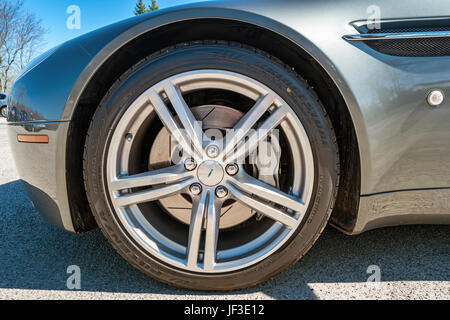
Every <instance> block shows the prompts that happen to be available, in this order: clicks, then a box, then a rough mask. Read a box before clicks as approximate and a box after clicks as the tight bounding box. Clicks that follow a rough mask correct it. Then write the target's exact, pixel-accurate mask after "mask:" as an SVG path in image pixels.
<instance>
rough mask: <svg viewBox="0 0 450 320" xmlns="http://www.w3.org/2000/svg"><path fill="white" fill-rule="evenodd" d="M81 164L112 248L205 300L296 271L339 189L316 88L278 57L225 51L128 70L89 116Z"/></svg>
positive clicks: (186, 50)
mask: <svg viewBox="0 0 450 320" xmlns="http://www.w3.org/2000/svg"><path fill="white" fill-rule="evenodd" d="M199 128H200V129H199ZM234 129H239V130H234ZM223 137H225V138H224V139H223V140H222V138H223ZM84 161H85V163H84V175H85V186H86V191H87V196H88V199H89V202H90V205H91V208H92V211H93V214H94V216H95V218H96V220H97V222H98V225H99V226H100V228H101V229H102V231H103V233H104V234H105V236H106V237H107V239H108V240H109V241H110V243H111V244H112V245H113V246H114V248H115V249H116V250H117V251H118V252H119V253H120V254H121V255H122V256H123V257H124V258H125V259H126V260H127V261H128V262H129V263H131V264H132V265H133V266H135V267H136V268H138V269H139V270H141V271H143V272H144V273H146V274H147V275H149V276H151V277H153V278H155V279H157V280H159V281H162V282H164V283H167V284H170V285H174V286H177V287H183V288H189V289H195V290H204V291H229V290H235V289H242V288H246V287H249V286H253V285H256V284H259V283H261V282H264V281H266V280H268V279H270V278H272V277H274V276H275V275H277V274H278V273H280V272H281V271H283V270H285V269H287V268H288V267H290V266H292V265H293V264H294V263H296V262H297V261H298V260H299V259H300V258H301V257H302V256H304V255H305V254H306V252H307V251H308V250H309V249H310V248H311V247H312V246H313V244H314V242H315V241H316V240H317V239H318V237H319V235H320V234H321V232H322V231H323V230H324V228H325V226H326V223H327V221H328V219H329V216H330V214H331V212H332V209H333V205H334V202H335V199H336V194H337V188H338V183H339V154H338V148H337V143H336V137H335V134H334V131H333V128H332V125H331V122H330V120H329V118H328V116H327V114H326V112H325V109H324V108H323V106H322V104H321V102H320V100H319V99H318V97H317V95H316V94H315V93H314V91H313V90H312V89H311V88H309V87H308V85H307V83H306V82H305V81H304V80H303V79H302V78H301V77H300V76H299V75H297V74H296V73H295V72H294V71H293V70H292V69H291V68H289V67H287V66H286V65H284V64H283V63H282V62H280V61H278V60H277V59H275V58H274V57H271V56H269V55H268V54H266V53H263V52H260V51H259V50H257V49H254V48H250V47H247V46H243V45H238V44H234V43H227V42H211V41H210V42H194V43H189V44H182V45H177V46H174V47H172V48H169V49H166V50H162V51H161V52H159V53H157V54H154V55H151V56H149V57H147V58H146V59H145V60H143V61H141V62H140V63H139V64H137V65H136V66H134V67H133V68H131V69H130V70H128V71H127V72H126V73H125V74H124V75H123V76H122V77H121V78H120V79H118V80H117V82H116V83H115V84H114V85H113V86H112V88H111V89H110V90H109V92H108V93H107V94H106V96H105V97H104V99H103V100H102V102H101V104H100V106H99V108H98V110H97V111H96V113H95V115H94V118H93V120H92V123H91V126H90V129H89V132H88V136H87V140H86V147H85V154H84Z"/></svg>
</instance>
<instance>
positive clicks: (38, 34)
mask: <svg viewBox="0 0 450 320" xmlns="http://www.w3.org/2000/svg"><path fill="white" fill-rule="evenodd" d="M44 34H45V30H44V28H43V27H42V21H41V20H40V19H38V18H37V17H36V15H35V14H33V13H30V12H27V11H25V10H24V9H23V0H13V1H11V0H0V91H2V92H6V91H7V90H8V89H9V86H10V84H11V82H12V79H13V77H14V76H15V75H16V74H17V73H18V72H20V71H21V70H22V69H23V68H24V66H25V65H26V64H28V63H29V62H30V61H31V59H32V58H33V57H34V56H35V54H36V51H37V50H38V49H39V46H40V45H42V42H43V38H44Z"/></svg>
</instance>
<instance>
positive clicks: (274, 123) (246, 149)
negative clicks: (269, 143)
mask: <svg viewBox="0 0 450 320" xmlns="http://www.w3.org/2000/svg"><path fill="white" fill-rule="evenodd" d="M288 112H289V111H288V108H286V107H280V108H279V109H278V110H277V111H275V112H274V113H273V114H272V115H271V116H270V117H269V118H268V119H267V120H266V121H265V122H264V124H263V125H262V126H261V127H259V128H258V130H256V131H254V132H253V133H252V134H251V135H250V136H249V138H248V141H242V142H241V143H240V144H239V145H238V146H237V148H236V151H235V152H232V153H231V154H230V156H229V157H227V158H226V161H227V162H233V161H235V162H236V161H237V160H238V162H239V163H244V161H245V157H246V156H247V155H248V154H250V153H252V152H253V151H254V150H255V149H256V148H257V147H258V144H259V143H260V142H261V141H263V140H264V139H265V138H267V136H269V134H270V133H271V132H272V130H274V129H275V128H276V127H278V126H279V125H280V124H281V123H282V122H283V121H284V119H285V118H286V116H287V114H288Z"/></svg>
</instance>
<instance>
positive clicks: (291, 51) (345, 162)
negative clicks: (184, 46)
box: [67, 19, 361, 232]
mask: <svg viewBox="0 0 450 320" xmlns="http://www.w3.org/2000/svg"><path fill="white" fill-rule="evenodd" d="M180 30H189V32H180ZM210 39H212V40H225V41H234V42H239V43H243V44H246V45H250V46H253V47H255V48H258V49H260V50H263V51H266V52H268V53H269V54H271V55H273V56H275V57H277V58H278V59H280V60H281V61H283V62H284V63H286V64H288V65H289V66H291V67H292V68H294V69H295V71H296V72H297V73H299V74H300V75H301V76H302V77H303V78H304V79H306V80H307V81H308V83H309V84H310V85H311V86H312V87H313V88H314V89H315V91H316V92H317V94H318V95H319V97H320V99H321V100H322V102H323V104H324V106H325V108H326V110H327V112H328V114H329V116H330V118H331V120H332V123H333V126H334V129H335V131H336V136H337V139H338V144H339V150H340V154H341V158H340V162H341V166H340V167H341V183H340V189H339V192H338V199H337V203H336V205H335V210H334V213H333V215H332V222H333V224H334V225H336V226H337V227H339V228H340V229H342V230H344V231H347V232H350V231H352V229H353V227H354V225H355V222H356V216H357V211H358V206H359V195H360V184H361V178H360V157H359V148H358V141H357V137H356V132H355V129H354V125H353V122H352V120H351V117H350V114H349V111H348V109H347V106H346V104H345V102H344V100H343V98H342V96H341V94H340V92H339V90H338V89H337V87H336V86H335V84H334V82H333V81H332V79H331V78H330V77H329V75H328V74H327V73H326V72H325V70H323V68H322V67H321V66H320V65H319V64H318V63H317V62H316V60H314V59H313V58H312V57H311V56H310V55H309V54H308V53H306V52H305V51H304V50H302V49H301V48H300V47H298V46H297V45H295V44H294V43H292V42H291V41H290V40H288V39H286V38H284V37H283V36H281V35H279V34H277V33H274V32H272V31H269V30H267V29H264V28H261V27H258V26H255V25H251V24H246V23H243V22H237V21H231V20H217V19H199V20H189V21H183V22H177V23H173V24H169V25H166V26H163V27H160V28H158V29H156V30H152V31H150V32H148V33H145V34H143V35H141V36H140V37H138V38H136V39H134V40H132V41H130V42H129V43H127V44H125V45H124V46H123V47H122V48H121V49H119V50H118V51H117V52H116V53H114V54H113V56H111V57H110V58H109V59H108V60H107V61H106V62H105V63H104V64H103V66H102V67H101V68H100V69H99V70H98V71H97V73H96V74H95V75H94V77H93V78H92V79H91V80H90V82H89V83H88V85H87V87H86V89H85V90H84V92H83V94H82V96H81V98H80V100H79V102H78V104H77V106H76V109H75V112H74V115H73V118H72V122H71V125H70V129H69V134H68V141H67V154H68V155H82V154H83V149H84V143H85V137H86V134H87V131H88V128H89V125H90V122H91V120H92V117H93V115H94V112H95V110H96V108H97V106H98V105H99V103H100V101H101V100H102V98H103V97H104V95H105V94H106V93H107V91H108V90H109V88H110V87H111V86H112V85H113V83H114V82H115V81H116V79H118V78H119V77H120V76H121V75H122V74H123V73H124V72H125V71H127V70H128V69H129V68H131V67H132V66H133V65H134V64H136V63H137V62H139V61H140V60H142V59H144V58H145V57H147V56H148V55H150V54H151V53H154V52H157V51H159V50H163V49H164V48H167V47H170V46H174V45H177V44H179V43H183V42H188V41H196V40H210ZM281 48H282V49H281ZM67 184H68V193H69V201H70V209H71V214H72V219H73V223H74V227H75V230H76V231H77V232H84V231H88V230H91V229H93V228H95V227H96V223H95V220H94V218H93V216H92V213H91V210H90V208H89V204H88V201H87V198H86V192H85V189H84V181H83V162H82V161H80V159H77V158H75V157H70V156H68V157H67Z"/></svg>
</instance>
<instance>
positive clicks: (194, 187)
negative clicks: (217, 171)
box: [189, 183, 202, 196]
mask: <svg viewBox="0 0 450 320" xmlns="http://www.w3.org/2000/svg"><path fill="white" fill-rule="evenodd" d="M189 190H190V191H191V193H192V194H193V195H194V196H198V195H199V194H200V193H202V186H201V185H199V184H198V183H195V184H193V185H192V186H191V187H190V188H189Z"/></svg>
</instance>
